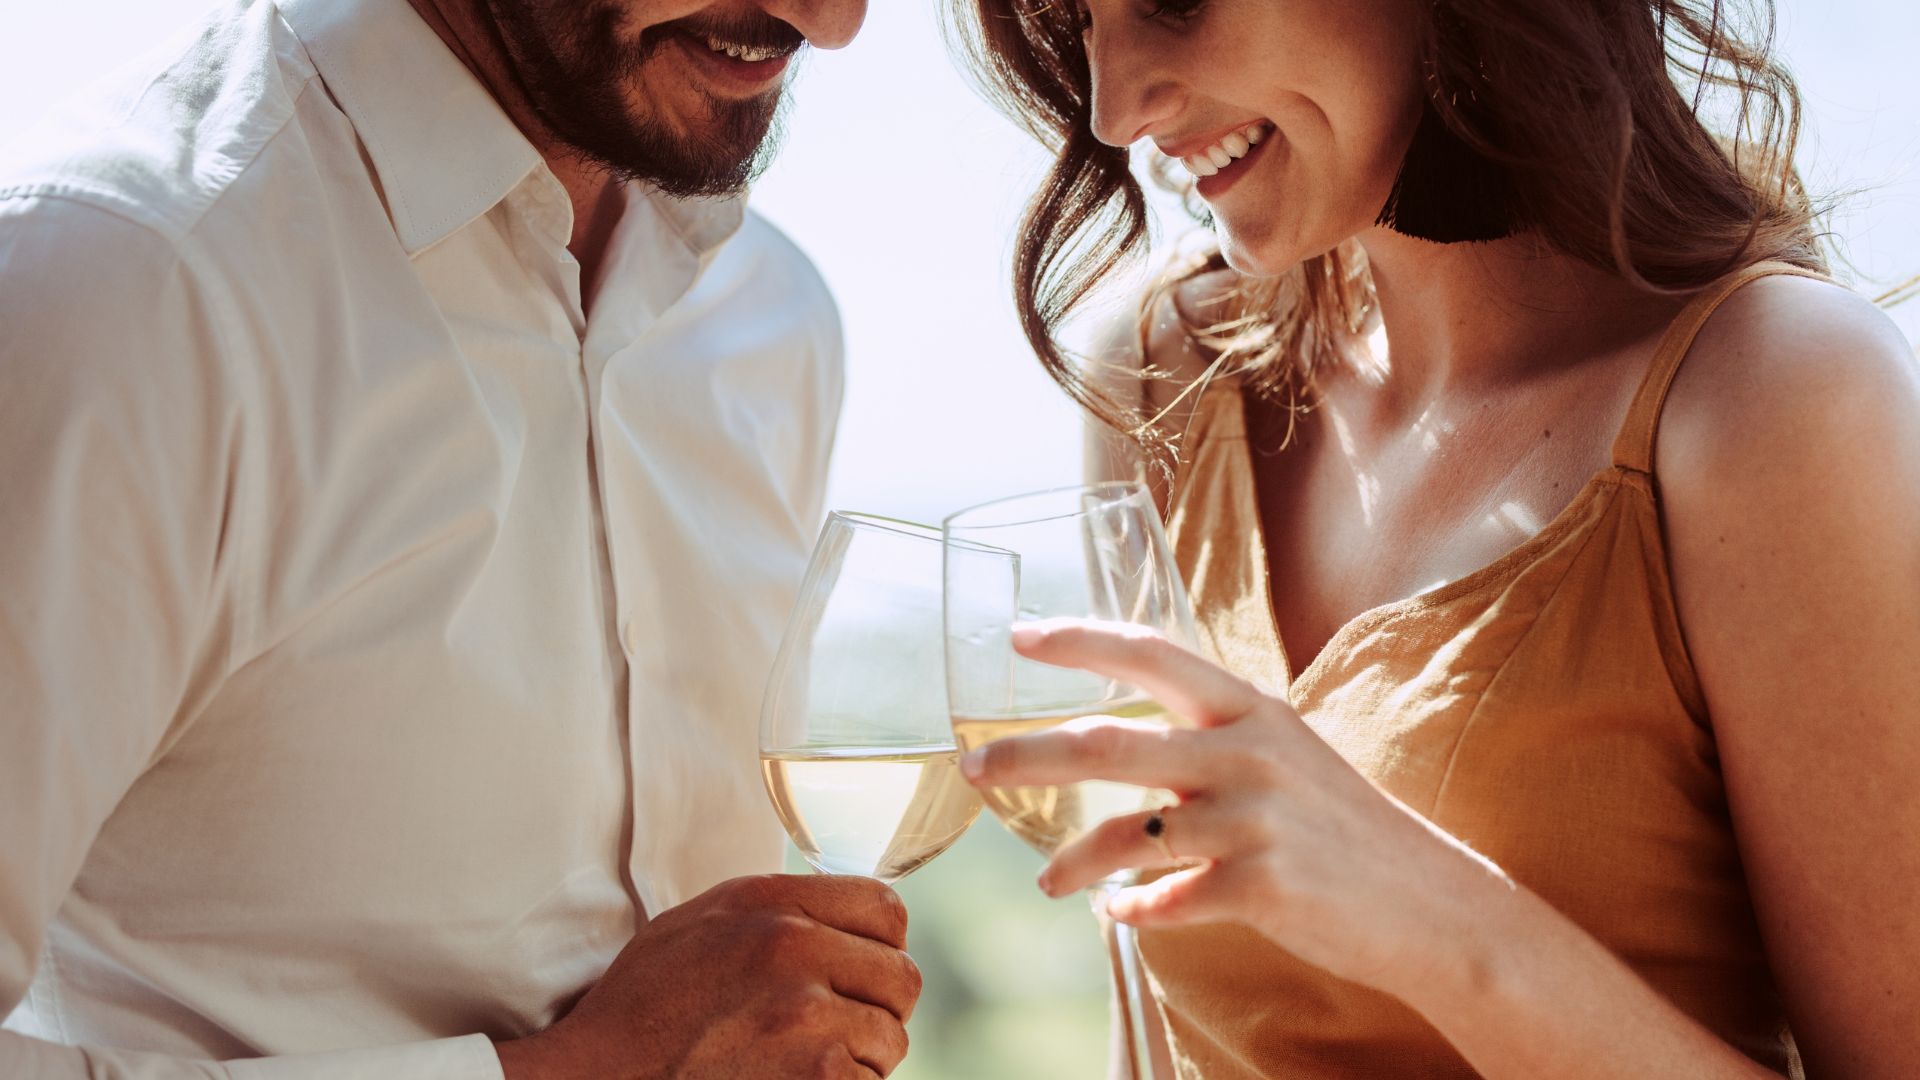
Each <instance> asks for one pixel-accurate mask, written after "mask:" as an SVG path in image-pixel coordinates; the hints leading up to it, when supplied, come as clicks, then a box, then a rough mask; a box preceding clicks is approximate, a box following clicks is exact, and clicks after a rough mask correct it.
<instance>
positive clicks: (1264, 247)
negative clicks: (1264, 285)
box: [1217, 229, 1313, 277]
mask: <svg viewBox="0 0 1920 1080" xmlns="http://www.w3.org/2000/svg"><path fill="white" fill-rule="evenodd" d="M1217 235H1218V236H1219V238H1220V254H1221V256H1222V257H1224V258H1225V259H1226V260H1227V265H1228V266H1229V267H1232V268H1233V269H1234V270H1235V271H1237V272H1239V273H1241V274H1244V275H1246V276H1247V277H1277V276H1279V275H1281V274H1284V273H1286V272H1287V271H1289V270H1291V269H1293V268H1294V267H1296V266H1298V265H1300V263H1301V262H1303V261H1305V260H1306V259H1307V258H1308V256H1310V255H1312V254H1313V253H1312V252H1310V251H1304V250H1301V249H1300V248H1299V246H1298V245H1296V244H1283V243H1273V242H1267V243H1249V242H1248V241H1247V239H1246V238H1245V237H1243V236H1241V235H1239V234H1237V233H1234V232H1231V231H1228V230H1224V229H1222V230H1219V231H1218V233H1217Z"/></svg>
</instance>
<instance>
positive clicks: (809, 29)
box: [762, 0, 867, 49]
mask: <svg viewBox="0 0 1920 1080" xmlns="http://www.w3.org/2000/svg"><path fill="white" fill-rule="evenodd" d="M762 9H763V10H764V11H766V13H767V14H769V15H771V16H773V17H774V18H776V19H780V20H782V21H784V22H785V23H787V24H788V25H790V26H792V27H793V28H794V29H795V30H798V31H800V32H801V33H802V34H805V35H806V38H807V42H808V43H809V44H811V45H812V46H813V47H814V48H816V49H840V48H845V47H846V45H847V44H848V43H849V42H851V41H852V40H853V38H854V35H855V34H858V33H859V32H860V24H861V23H863V22H866V21H867V0H764V3H763V5H762Z"/></svg>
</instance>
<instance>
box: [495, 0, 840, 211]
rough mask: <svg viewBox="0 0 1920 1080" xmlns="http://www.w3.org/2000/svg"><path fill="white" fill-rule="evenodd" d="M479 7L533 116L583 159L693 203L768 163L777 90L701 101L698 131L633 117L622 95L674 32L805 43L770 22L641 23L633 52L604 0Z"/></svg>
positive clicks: (615, 8) (506, 0)
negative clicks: (691, 199) (489, 16)
mask: <svg viewBox="0 0 1920 1080" xmlns="http://www.w3.org/2000/svg"><path fill="white" fill-rule="evenodd" d="M486 6H487V9H488V11H489V12H491V14H492V15H493V25H494V28H495V32H496V36H497V38H498V44H499V45H500V46H501V50H502V52H503V53H504V55H505V57H506V59H507V63H508V67H509V69H510V71H511V73H512V76H513V78H514V80H515V81H516V82H517V83H518V84H519V88H520V91H521V93H522V94H524V95H525V96H526V99H527V101H528V102H529V103H530V104H531V106H532V108H533V112H534V115H535V116H537V117H538V118H539V119H540V122H541V123H543V124H545V125H546V126H547V128H548V129H549V130H550V131H551V132H552V133H553V135H554V136H555V137H557V138H558V139H559V140H560V141H561V142H562V143H565V144H566V145H567V146H568V147H569V148H571V149H572V150H573V151H575V152H576V153H578V154H579V155H580V156H581V157H582V158H584V159H586V160H587V161H589V162H591V163H593V164H595V165H599V166H601V167H602V168H605V169H606V170H608V171H609V172H611V173H613V174H614V175H615V176H618V177H620V178H621V179H624V180H638V181H641V182H643V183H647V184H651V185H653V186H654V187H656V188H658V189H660V190H661V191H663V192H665V193H667V194H668V195H674V196H680V197H702V196H718V195H732V194H736V193H738V192H740V191H742V190H744V189H745V188H746V186H747V184H748V183H750V182H751V181H752V180H753V179H754V178H755V177H757V176H759V175H760V173H761V172H762V171H763V170H764V169H765V168H766V166H767V165H768V164H769V163H770V162H771V161H772V160H773V156H774V151H775V149H776V148H777V147H778V145H779V141H780V139H779V130H778V128H779V120H780V116H781V112H782V109H781V106H782V105H783V103H784V100H783V99H784V94H783V93H782V92H781V91H780V90H778V89H776V90H774V91H773V92H771V93H768V94H766V95H764V96H762V97H758V98H752V99H748V100H745V101H733V100H728V99H725V98H717V97H714V96H712V95H706V115H705V116H704V117H688V118H686V119H688V120H689V121H691V122H692V125H697V130H699V131H700V132H701V134H698V135H688V134H684V133H679V132H675V131H674V130H672V127H671V122H670V121H666V120H652V121H649V120H647V119H645V118H642V117H638V116H635V115H634V114H633V112H632V110H631V109H630V108H629V107H628V104H627V100H626V97H625V94H624V90H625V88H626V87H627V86H629V85H631V83H632V78H633V75H634V73H635V72H636V71H638V70H639V67H640V65H641V64H643V63H645V62H646V61H647V59H648V58H649V57H651V56H652V55H654V54H655V53H657V52H658V51H659V50H660V49H661V48H663V47H666V46H668V45H670V44H672V43H673V39H674V38H675V37H677V36H680V35H681V34H692V35H693V36H694V38H695V40H700V39H701V38H703V37H704V36H705V35H708V34H711V35H712V36H715V37H718V38H721V39H723V40H726V41H732V42H738V43H740V44H745V45H757V46H762V47H770V48H776V49H781V50H789V51H790V50H793V49H797V48H799V47H800V46H801V45H803V44H805V41H806V39H805V38H804V37H802V36H801V34H800V32H799V31H798V30H795V29H794V28H793V27H791V26H789V25H787V24H786V23H784V22H781V21H780V20H779V19H775V18H772V17H770V16H761V17H759V18H755V19H749V20H745V21H740V20H726V21H724V22H723V21H721V20H718V19H713V18H702V17H699V16H694V17H690V18H686V19H676V20H674V21H673V22H670V23H663V24H661V25H659V26H654V27H649V28H648V29H647V30H646V31H645V32H644V33H643V34H642V36H641V39H640V42H639V45H638V47H635V46H633V45H630V44H628V43H626V42H623V41H622V40H621V38H620V16H621V9H620V5H619V4H618V3H617V2H612V0H602V2H570V0H558V2H554V0H487V5H486ZM700 47H701V48H705V46H704V45H701V46H700ZM690 126H691V125H690Z"/></svg>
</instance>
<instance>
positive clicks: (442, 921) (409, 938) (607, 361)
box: [0, 0, 841, 1080]
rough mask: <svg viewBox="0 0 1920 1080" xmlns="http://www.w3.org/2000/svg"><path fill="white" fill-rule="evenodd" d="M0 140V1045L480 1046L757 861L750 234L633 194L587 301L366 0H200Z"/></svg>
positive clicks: (789, 251) (86, 1057)
mask: <svg viewBox="0 0 1920 1080" xmlns="http://www.w3.org/2000/svg"><path fill="white" fill-rule="evenodd" d="M0 158H4V161H5V164H4V165H3V166H0V1014H5V1013H7V1012H8V1011H9V1010H13V1013H12V1016H11V1019H10V1020H9V1022H8V1030H7V1031H6V1032H0V1077H5V1078H6V1080H17V1078H27V1077H54V1078H68V1077H74V1078H78V1077H93V1078H107V1077H111V1078H121V1080H124V1078H135V1077H139V1078H155V1080H159V1078H168V1080H171V1078H179V1077H200V1076H216V1077H227V1076H231V1077H258V1078H274V1080H292V1078H309V1077H311V1078H345V1077H365V1078H370V1080H372V1078H378V1080H410V1078H422V1080H438V1078H455V1077H459V1078H466V1077H475V1078H480V1077H498V1076H499V1065H498V1062H497V1059H496V1057H495V1055H494V1053H493V1051H492V1048H491V1046H490V1044H489V1043H488V1041H487V1039H486V1037H485V1035H487V1034H491V1035H496V1036H511V1035H515V1034H522V1033H526V1032H529V1031H532V1030H535V1029H537V1028H539V1027H541V1026H543V1025H545V1024H546V1023H548V1022H550V1021H551V1020H552V1019H553V1018H554V1017H555V1015H556V1012H557V1010H559V1009H561V1008H562V1007H564V1006H565V1005H566V1004H568V1003H569V1002H570V1000H571V999H572V998H573V997H574V996H575V995H577V994H578V992H579V991H581V990H582V989H583V988H584V987H586V986H587V985H589V984H590V983H591V982H592V981H593V980H594V979H596V978H597V977H598V976H599V974H600V973H601V972H602V971H603V970H604V969H605V967H606V965H607V964H608V962H609V961H610V960H611V959H612V957H613V956H614V955H615V953H616V952H617V951H618V950H619V949H620V948H621V947H622V946H623V945H624V944H625V943H626V941H627V940H628V938H629V937H630V936H631V935H632V933H633V932H634V929H635V927H636V925H637V924H638V922H639V921H641V920H643V919H645V918H646V912H649V911H655V912H657V911H660V910H662V909H664V908H666V907H669V906H671V905H674V904H677V903H679V902H681V901H683V900H685V899H687V898H689V897H690V896H692V895H694V894H696V893H697V892H699V891H701V890H703V889H705V888H707V887H708V886H710V885H712V884H714V883H715V882H718V881H720V880H723V879H725V878H728V877H732V876H735V875H738V874H742V873H752V872H764V871H768V870H772V869H776V868H777V867H778V865H779V855H780V850H781V848H780V844H781V839H780V834H779V830H778V827H777V825H776V823H775V819H774V816H773V813H772V811H771V809H770V808H769V806H768V804H767V799H766V795H765V794H764V792H763V790H762V788H761V783H760V779H759V776H758V760H757V755H756V732H757V727H758V715H759V701H760V694H761V690H762V685H763V681H764V678H765V673H766V671H767V669H768V667H769V666H770V665H771V660H772V655H773V651H774V648H775V646H776V645H777V643H778V638H779V635H780V632H781V630H782V628H783V624H784V621H785V618H786V613H787V610H788V608H789V606H790V604H791V602H792V599H793V595H794V592H795V590H796V588H797V585H798V582H799V578H800V575H801V572H802V570H803V568H804V563H805V560H806V556H807V551H808V548H809V546H810V544H811V541H812V539H813V534H814V530H815V526H816V524H817V519H818V517H819V515H820V512H821V509H822V507H821V499H822V486H823V482H824V478H825V471H826V462H827V456H828V453H829V450H830V445H831V439H832V432H833V427H834V421H835V418H836V413H837V410H838V407H839V401H840V392H841V368H840V349H841V344H840V333H839V327H838V323H837V320H836V316H835V314H834V311H833V307H832V302H831V300H830V298H829V296H828V294H827V292H826V290H825V288H824V286H823V284H822V283H821V281H820V279H819V277H818V275H817V274H816V273H815V272H814V270H813V269H812V267H811V266H810V264H809V263H808V262H807V261H806V259H805V258H804V256H802V255H801V254H800V253H799V252H798V251H797V250H796V249H795V248H794V247H793V246H792V245H791V244H789V243H788V242H787V241H786V240H785V239H784V238H782V237H781V236H780V235H779V234H778V233H776V232H775V231H774V230H773V228H772V227H771V226H770V225H768V224H766V223H765V222H763V221H761V220H759V219H757V218H755V217H754V216H752V215H750V214H746V213H745V212H744V208H743V206H742V204H741V203H740V202H739V201H737V200H734V201H722V202H679V201H674V200H668V199H665V198H662V197H659V196H658V195H655V194H651V193H649V192H647V191H645V190H642V189H640V188H638V187H633V186H630V190H629V192H628V199H627V205H626V212H625V217H624V220H623V221H622V223H621V226H620V228H619V231H618V234H617V236H616V237H615V239H614V242H613V246H612V249H611V251H610V253H609V255H608V258H607V260H606V264H605V268H604V271H603V273H602V281H601V282H600V284H599V285H598V287H597V293H596V295H595V296H594V297H593V302H592V304H591V305H590V306H591V309H592V312H593V314H592V317H591V318H588V317H587V316H586V314H585V311H586V309H587V307H588V306H589V305H586V304H583V302H582V300H583V297H582V282H581V280H580V274H579V267H578V265H577V264H576V263H575V262H574V261H573V259H572V258H571V257H570V256H569V255H568V253H567V250H566V243H567V240H568V238H569V236H570V234H571V229H572V212H571V208H570V205H569V202H568V199H567V196H566V192H565V191H564V190H563V189H562V188H561V187H560V185H559V184H558V182H557V181H556V180H555V179H554V177H553V175H552V173H551V172H549V171H548V169H547V168H546V166H545V165H544V163H543V162H542V161H541V159H540V158H539V156H538V155H537V154H536V153H535V151H534V149H533V147H532V146H531V145H530V144H529V143H528V142H527V141H526V140H525V139H524V138H523V137H522V136H521V135H520V133H519V132H518V130H517V129H516V128H515V127H514V126H513V124H512V123H511V122H510V121H509V120H508V119H507V117H506V116H505V114H504V113H503V112H502V111H501V110H500V109H499V108H498V106H497V105H496V103H495V102H494V100H493V99H492V98H491V97H490V96H489V95H488V94H487V92H486V91H485V90H484V89H483V88H482V86H481V85H480V84H479V82H478V81H477V80H475V79H474V78H473V77H472V76H471V74H470V73H469V72H468V71H467V69H466V68H465V67H464V66H463V65H462V64H461V63H460V62H459V61H458V60H457V59H456V58H455V57H454V56H453V54H452V53H451V52H450V51H449V50H448V49H447V48H446V47H445V46H444V45H443V43H442V42H441V41H440V39H439V38H438V37H437V36H436V35H435V34H434V33H433V32H432V31H431V30H430V29H429V28H428V27H427V26H426V24H425V23H424V22H422V21H421V20H420V19H419V18H418V17H417V16H416V15H415V14H414V12H413V11H412V9H411V8H410V7H409V6H408V4H407V2H406V0H241V2H240V3H239V4H238V5H237V6H235V7H232V8H229V9H227V10H225V11H223V12H221V13H219V14H217V15H215V16H213V17H212V18H211V19H210V20H209V21H207V22H206V23H205V24H204V25H203V26H201V27H200V28H199V30H198V31H197V36H196V37H194V38H193V39H192V40H190V41H188V42H186V43H184V44H182V45H178V46H175V47H173V48H171V49H170V50H167V51H166V54H165V55H164V56H163V57H162V58H160V59H158V60H155V61H154V62H152V63H151V64H150V65H148V66H147V67H146V68H145V69H144V70H143V71H142V73H141V74H140V75H139V77H138V78H136V79H133V80H131V81H123V82H122V83H120V84H119V85H118V86H117V87H115V88H110V89H108V90H103V91H101V92H100V93H98V94H96V95H95V96H94V97H93V98H92V99H91V100H90V103H88V104H85V105H82V106H77V107H75V108H73V109H71V110H69V111H67V112H65V113H64V114H62V115H60V116H56V117H54V118H52V119H51V120H50V121H49V122H48V123H47V124H46V125H44V126H43V127H42V128H41V129H40V130H39V132H38V133H37V134H36V135H35V136H34V137H32V138H31V139H30V140H28V142H27V143H26V144H25V145H24V146H17V147H15V148H13V149H12V150H11V151H10V152H7V153H5V154H3V155H0ZM16 1006H18V1008H17V1009H16V1008H15V1007H16ZM237 1059H257V1060H251V1061H245V1060H237ZM217 1062H224V1064H216V1063H217Z"/></svg>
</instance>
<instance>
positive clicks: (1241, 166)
mask: <svg viewBox="0 0 1920 1080" xmlns="http://www.w3.org/2000/svg"><path fill="white" fill-rule="evenodd" d="M1279 138H1280V133H1279V132H1277V131H1269V132H1268V133H1267V137H1266V138H1264V139H1261V140H1260V141H1259V142H1257V143H1255V144H1254V146H1253V149H1251V150H1248V151H1247V152H1246V154H1245V155H1244V156H1242V157H1239V158H1236V159H1235V160H1233V161H1231V162H1228V163H1227V167H1226V168H1224V169H1221V170H1220V171H1219V172H1217V173H1214V174H1213V175H1212V176H1203V177H1201V178H1200V182H1199V183H1198V184H1195V185H1194V190H1195V191H1196V192H1198V193H1199V194H1200V197H1201V198H1203V199H1213V198H1217V197H1219V196H1220V195H1222V194H1224V193H1225V192H1226V190H1227V189H1228V188H1230V187H1232V186H1233V185H1235V184H1237V183H1239V182H1240V178H1241V177H1243V176H1245V175H1247V173H1249V172H1251V171H1252V170H1253V163H1254V162H1255V161H1257V160H1258V159H1259V158H1260V156H1261V155H1262V154H1264V153H1266V150H1267V147H1269V146H1272V145H1273V144H1274V143H1275V142H1277V141H1279Z"/></svg>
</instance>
